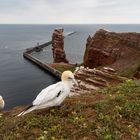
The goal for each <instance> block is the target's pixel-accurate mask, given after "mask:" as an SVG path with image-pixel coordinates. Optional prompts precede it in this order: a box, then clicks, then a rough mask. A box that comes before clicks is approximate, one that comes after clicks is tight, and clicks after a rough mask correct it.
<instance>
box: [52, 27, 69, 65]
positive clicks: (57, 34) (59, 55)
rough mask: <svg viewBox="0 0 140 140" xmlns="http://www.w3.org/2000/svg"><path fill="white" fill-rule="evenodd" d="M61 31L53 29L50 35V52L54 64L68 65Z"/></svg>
mask: <svg viewBox="0 0 140 140" xmlns="http://www.w3.org/2000/svg"><path fill="white" fill-rule="evenodd" d="M63 31H64V30H63V29H55V30H54V32H53V35H52V51H53V58H54V63H60V62H64V63H68V60H67V59H66V54H65V51H64V36H63Z"/></svg>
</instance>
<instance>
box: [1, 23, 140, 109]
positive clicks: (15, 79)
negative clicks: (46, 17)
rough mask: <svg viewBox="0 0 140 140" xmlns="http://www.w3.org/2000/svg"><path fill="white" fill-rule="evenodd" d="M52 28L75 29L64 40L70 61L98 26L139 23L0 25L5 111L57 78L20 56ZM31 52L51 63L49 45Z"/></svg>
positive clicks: (133, 27) (125, 27) (131, 27)
mask: <svg viewBox="0 0 140 140" xmlns="http://www.w3.org/2000/svg"><path fill="white" fill-rule="evenodd" d="M55 28H64V33H65V34H67V33H69V32H75V33H74V34H73V35H71V36H67V37H66V38H65V39H64V48H65V51H66V56H67V59H68V60H70V63H81V62H82V60H83V55H84V51H85V46H86V40H87V38H88V36H89V35H91V36H93V35H94V34H95V32H96V31H97V30H99V29H106V30H109V31H115V32H140V24H90V25H89V24H82V25H79V24H76V25H75V24H73V25H68V24H67V25H63V24H61V25H57V24H49V25H47V24H45V25H44V24H43V25H36V24H35V25H31V24H30V25H29V24H24V25H22V24H0V95H2V96H3V98H4V100H5V110H9V109H11V108H13V107H16V106H22V105H29V104H31V103H32V101H33V100H34V99H35V97H36V96H37V94H38V93H39V92H40V91H41V90H42V89H43V88H45V87H47V86H49V85H50V84H53V83H55V82H57V81H58V79H57V78H56V77H54V76H52V75H51V74H50V73H48V72H47V71H44V70H42V69H40V68H39V67H38V66H36V65H34V64H33V63H31V62H29V61H28V60H26V59H25V58H23V52H24V51H25V49H27V48H30V47H34V46H36V45H37V43H39V44H43V43H45V42H48V41H50V40H51V36H52V33H53V30H54V29H55ZM33 55H34V56H35V57H37V58H39V59H41V60H42V61H44V62H46V63H52V62H53V59H52V52H51V46H48V48H45V49H44V50H43V51H42V52H41V53H35V54H33Z"/></svg>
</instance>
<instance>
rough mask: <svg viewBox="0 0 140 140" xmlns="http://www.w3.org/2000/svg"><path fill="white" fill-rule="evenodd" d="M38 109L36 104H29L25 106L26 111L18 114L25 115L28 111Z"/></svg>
mask: <svg viewBox="0 0 140 140" xmlns="http://www.w3.org/2000/svg"><path fill="white" fill-rule="evenodd" d="M35 109H36V106H34V105H30V106H28V107H27V108H25V110H24V111H22V112H21V113H20V114H18V115H17V116H18V117H19V116H23V115H25V114H27V113H30V112H31V111H33V110H35Z"/></svg>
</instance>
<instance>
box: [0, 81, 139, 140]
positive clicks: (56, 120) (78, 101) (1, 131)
mask: <svg viewBox="0 0 140 140" xmlns="http://www.w3.org/2000/svg"><path fill="white" fill-rule="evenodd" d="M22 109H23V107H17V108H15V109H13V110H11V111H8V112H4V113H1V115H0V139H1V140H19V139H20V140H25V139H28V140H64V139H71V140H78V139H79V140H81V139H83V140H89V139H99V140H114V139H116V140H119V139H121V140H126V139H127V140H132V139H133V140H136V139H138V134H139V133H140V82H137V81H132V80H127V81H126V82H124V83H122V84H119V85H118V86H114V87H108V88H105V89H103V90H100V91H96V92H95V91H93V92H91V93H90V94H83V95H81V96H74V97H71V98H68V99H67V100H66V101H65V102H64V103H63V105H62V106H61V107H54V108H50V109H45V110H40V111H35V112H32V113H30V114H28V115H26V116H24V117H16V115H17V114H18V113H19V112H20V111H21V110H22Z"/></svg>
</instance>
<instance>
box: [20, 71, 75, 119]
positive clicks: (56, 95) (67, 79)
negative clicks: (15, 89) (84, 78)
mask: <svg viewBox="0 0 140 140" xmlns="http://www.w3.org/2000/svg"><path fill="white" fill-rule="evenodd" d="M73 84H76V85H78V84H77V82H76V80H75V78H74V74H73V73H72V72H71V71H64V72H63V73H62V76H61V81H60V82H58V83H56V84H53V85H50V86H48V87H47V88H45V89H43V90H42V91H41V92H40V93H39V94H38V95H37V97H36V99H35V100H34V101H33V103H32V105H31V106H29V107H27V108H26V109H25V110H24V111H22V112H21V113H20V114H19V115H18V116H22V115H25V114H27V113H29V112H31V111H33V110H38V109H43V108H47V107H52V106H59V105H60V104H61V103H62V102H63V101H64V99H65V98H66V97H67V96H68V95H69V93H70V90H71V88H72V87H73Z"/></svg>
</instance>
